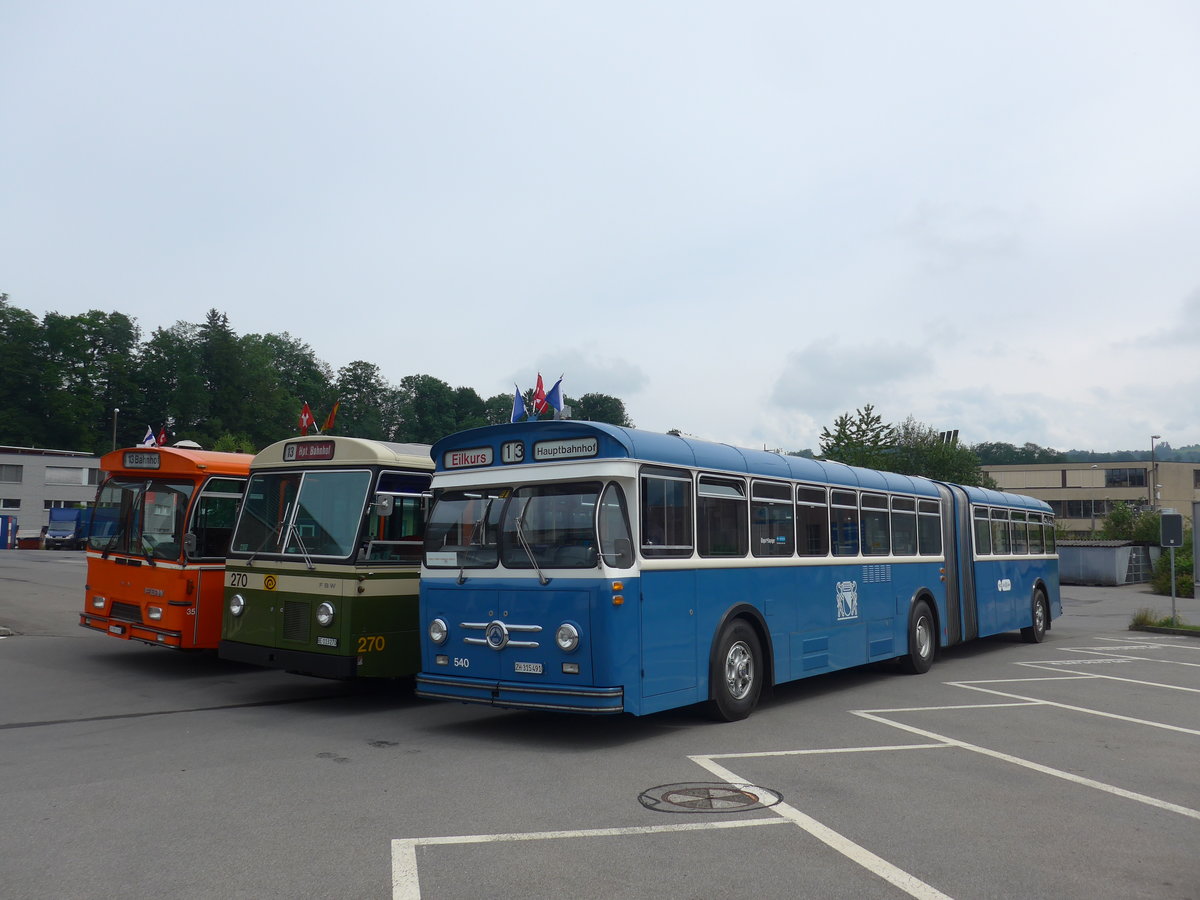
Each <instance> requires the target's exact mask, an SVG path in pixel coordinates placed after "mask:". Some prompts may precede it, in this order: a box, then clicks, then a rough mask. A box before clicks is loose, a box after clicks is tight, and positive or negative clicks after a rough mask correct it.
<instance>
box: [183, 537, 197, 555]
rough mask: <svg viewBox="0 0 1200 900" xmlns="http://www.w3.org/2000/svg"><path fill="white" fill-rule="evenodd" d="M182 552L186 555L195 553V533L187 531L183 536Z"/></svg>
mask: <svg viewBox="0 0 1200 900" xmlns="http://www.w3.org/2000/svg"><path fill="white" fill-rule="evenodd" d="M183 552H184V553H186V554H187V555H188V556H195V555H196V535H195V533H194V532H191V531H189V532H188V533H187V534H185V535H184V536H183Z"/></svg>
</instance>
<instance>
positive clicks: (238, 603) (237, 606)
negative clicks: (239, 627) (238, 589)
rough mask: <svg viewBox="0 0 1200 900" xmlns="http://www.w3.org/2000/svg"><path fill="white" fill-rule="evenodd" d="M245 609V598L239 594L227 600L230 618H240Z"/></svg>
mask: <svg viewBox="0 0 1200 900" xmlns="http://www.w3.org/2000/svg"><path fill="white" fill-rule="evenodd" d="M245 609H246V598H245V597H243V596H242V595H241V594H234V595H233V596H232V597H230V598H229V614H230V615H231V616H240V615H241V614H242V612H243V611H244V610H245Z"/></svg>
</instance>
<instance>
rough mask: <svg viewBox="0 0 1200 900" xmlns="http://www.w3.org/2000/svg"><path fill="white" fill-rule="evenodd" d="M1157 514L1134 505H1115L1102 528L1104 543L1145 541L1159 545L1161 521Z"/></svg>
mask: <svg viewBox="0 0 1200 900" xmlns="http://www.w3.org/2000/svg"><path fill="white" fill-rule="evenodd" d="M1160 518H1161V517H1160V515H1159V514H1158V513H1157V512H1153V513H1152V512H1148V511H1146V510H1144V509H1142V507H1140V506H1138V505H1137V504H1134V503H1115V504H1113V507H1112V509H1111V510H1110V511H1109V514H1108V515H1107V516H1106V517H1105V519H1104V521H1103V523H1102V524H1101V526H1100V531H1099V535H1098V536H1099V538H1100V540H1103V541H1145V542H1147V543H1150V544H1158V539H1159V528H1160V525H1159V519H1160Z"/></svg>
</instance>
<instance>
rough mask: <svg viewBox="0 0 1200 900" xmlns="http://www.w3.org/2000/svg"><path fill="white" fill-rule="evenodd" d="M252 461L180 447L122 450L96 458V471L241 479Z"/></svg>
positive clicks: (247, 455) (244, 455)
mask: <svg viewBox="0 0 1200 900" xmlns="http://www.w3.org/2000/svg"><path fill="white" fill-rule="evenodd" d="M253 459H254V456H253V455H252V454H250V453H221V452H219V451H216V450H189V449H186V448H184V447H123V448H121V449H120V450H113V451H112V452H111V453H105V454H104V455H103V456H102V457H100V468H101V470H102V471H104V472H108V473H109V474H115V473H118V472H120V473H129V472H137V473H139V474H141V473H147V474H158V475H193V476H195V475H245V474H246V473H247V472H248V471H249V470H250V462H251V460H253Z"/></svg>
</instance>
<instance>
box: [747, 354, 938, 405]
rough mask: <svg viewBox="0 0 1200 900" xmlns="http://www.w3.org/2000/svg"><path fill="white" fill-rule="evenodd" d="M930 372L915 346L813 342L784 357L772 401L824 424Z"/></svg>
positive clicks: (890, 393) (927, 358)
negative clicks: (785, 359)
mask: <svg viewBox="0 0 1200 900" xmlns="http://www.w3.org/2000/svg"><path fill="white" fill-rule="evenodd" d="M931 369H932V364H931V362H930V360H929V354H928V353H927V352H925V351H924V350H922V349H921V348H919V347H915V346H905V345H902V344H883V343H877V344H862V345H853V346H845V345H842V344H839V343H837V342H826V341H820V342H814V343H812V344H810V345H809V346H807V347H805V348H804V349H803V350H797V351H794V352H792V353H790V354H788V358H787V362H786V363H785V365H784V369H783V372H782V373H781V374H780V376H779V378H778V380H777V381H776V382H775V386H774V387H773V388H772V390H771V397H770V399H771V402H772V403H774V404H775V405H777V406H779V407H782V408H783V409H785V410H793V411H803V412H805V413H806V414H808V415H809V416H811V417H813V418H815V419H817V420H822V419H826V418H829V417H830V414H834V415H836V414H838V413H841V412H845V411H847V410H850V409H854V408H857V407H860V406H862V405H864V404H866V403H875V404H878V403H879V402H880V400H881V399H882V398H883V397H884V396H891V395H892V394H893V393H894V392H895V389H896V387H897V386H898V385H899V384H901V383H903V382H906V381H911V380H913V379H916V378H919V377H920V376H923V375H926V374H929V372H930V371H931Z"/></svg>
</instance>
